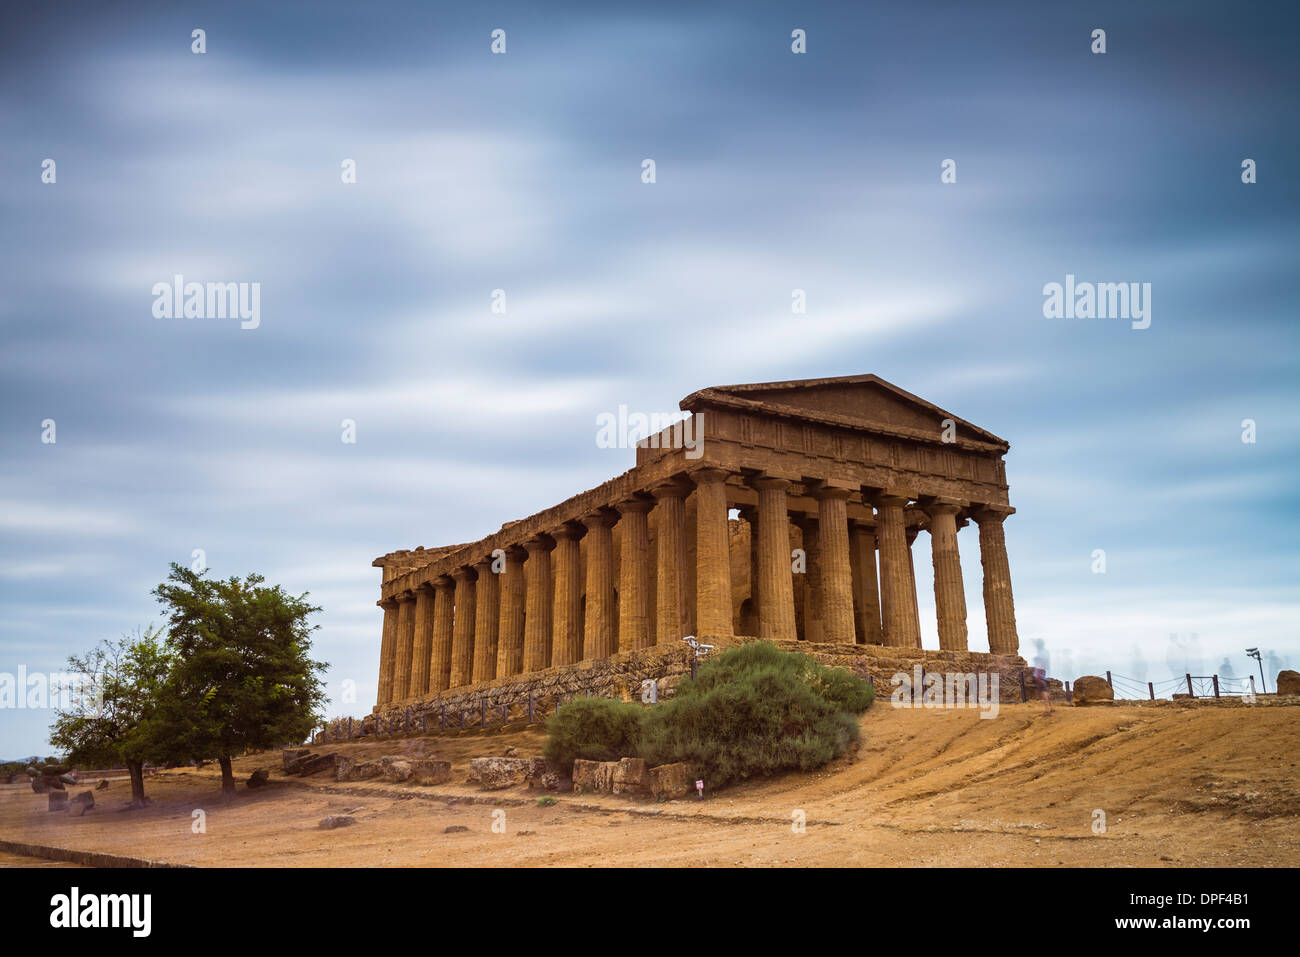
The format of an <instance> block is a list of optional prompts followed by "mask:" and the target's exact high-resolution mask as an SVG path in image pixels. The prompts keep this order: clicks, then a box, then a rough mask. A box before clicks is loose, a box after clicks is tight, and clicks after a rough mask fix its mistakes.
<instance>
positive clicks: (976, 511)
mask: <svg viewBox="0 0 1300 957" xmlns="http://www.w3.org/2000/svg"><path fill="white" fill-rule="evenodd" d="M1015 513H1016V510H1015V509H1014V508H1012V507H1011V506H1010V505H982V504H974V505H972V506H971V509H970V512H969V514H970V517H971V518H973V519H974V520H975V521H976V522H977V523H979V524H980V525H988V524H995V525H996V524H1000V523H1002V522H1004V521H1006V519H1007V516H1008V515H1014V514H1015Z"/></svg>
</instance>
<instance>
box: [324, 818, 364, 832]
mask: <svg viewBox="0 0 1300 957" xmlns="http://www.w3.org/2000/svg"><path fill="white" fill-rule="evenodd" d="M356 823H357V819H356V818H355V817H352V816H351V815H349V814H330V815H328V816H326V817H323V818H321V819H320V824H319V825H318V826H319V827H321V828H322V829H324V830H326V831H332V830H334V829H335V828H336V827H347V826H348V825H349V824H356Z"/></svg>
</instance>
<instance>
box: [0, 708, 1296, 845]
mask: <svg viewBox="0 0 1300 957" xmlns="http://www.w3.org/2000/svg"><path fill="white" fill-rule="evenodd" d="M862 732H863V735H862V744H861V747H860V749H859V750H858V752H857V753H856V754H855V755H853V756H851V757H849V758H845V759H842V760H840V761H838V762H836V763H835V764H834V765H832V766H828V767H826V768H824V769H822V770H820V771H818V772H815V773H813V774H808V775H788V776H785V777H782V778H779V779H774V780H767V781H760V782H751V783H748V784H745V785H741V786H738V787H734V788H730V789H727V790H725V791H723V792H721V793H719V794H716V795H712V796H710V797H709V798H708V799H706V800H703V801H701V800H697V799H695V798H691V799H687V800H680V801H673V802H668V803H665V804H658V803H655V802H654V801H651V800H648V799H647V800H644V801H629V800H625V799H623V798H617V797H612V796H598V797H592V796H578V795H574V794H561V795H558V796H557V798H558V800H557V803H556V804H555V805H554V806H549V807H539V806H538V805H537V799H538V798H539V797H540V796H541V795H542V794H543V793H544V792H541V791H536V790H533V791H530V790H528V789H526V788H522V787H521V788H515V789H509V790H506V791H497V792H483V791H480V790H479V789H478V788H477V787H475V786H471V785H467V784H465V783H463V782H464V776H465V771H466V770H467V764H468V760H469V758H471V757H475V756H478V755H486V754H500V753H501V752H502V750H503V749H504V748H505V747H506V746H507V745H514V746H515V747H517V748H518V752H519V754H521V755H527V754H537V753H540V749H541V744H542V740H543V738H542V735H541V733H540V731H538V730H532V731H525V732H516V733H514V734H510V735H500V734H493V735H487V736H485V737H479V736H476V735H475V736H463V737H454V738H439V737H436V736H430V737H426V738H420V739H414V740H410V741H385V742H382V743H379V744H366V745H354V746H341V747H337V748H334V749H336V750H339V751H345V752H349V753H353V752H356V753H368V754H372V755H381V754H401V753H423V754H425V755H426V756H430V757H435V756H436V757H440V758H443V759H446V760H450V761H451V762H452V766H453V771H454V778H453V783H452V784H449V785H443V786H438V787H419V786H410V787H407V786H403V785H392V784H374V783H371V782H361V783H353V784H339V783H336V782H333V781H329V780H325V779H321V778H309V779H306V780H302V779H296V778H285V777H284V776H283V775H282V774H280V773H279V756H278V754H274V755H260V756H249V757H244V758H241V759H240V760H239V761H237V762H236V771H237V773H238V774H239V775H241V778H240V780H241V784H240V788H239V797H238V800H237V801H235V802H234V803H233V804H230V805H225V804H222V803H221V801H220V796H219V779H218V776H217V772H216V769H215V767H211V768H204V769H203V770H200V771H195V770H192V769H191V770H189V771H166V772H160V773H158V774H157V775H155V776H153V777H152V778H150V779H149V780H148V782H147V785H146V786H147V791H148V793H149V794H150V796H151V797H152V798H153V801H154V803H153V804H152V805H151V806H150V807H149V808H147V809H145V810H136V811H128V810H123V809H122V806H123V804H124V802H125V801H126V799H127V798H128V797H129V787H128V784H127V782H126V781H125V780H122V779H118V780H114V781H113V782H112V784H111V785H110V787H109V788H108V789H106V790H104V791H98V792H96V794H95V796H96V801H97V802H98V803H97V807H96V808H95V810H94V811H93V812H92V813H91V814H89V815H87V816H86V817H84V818H75V819H74V818H67V817H66V816H64V815H62V814H50V813H48V812H47V811H46V810H45V804H46V799H45V797H44V796H43V795H36V794H33V793H32V791H31V790H30V788H29V787H28V786H27V785H26V784H19V785H10V786H6V787H0V838H6V839H9V840H19V841H28V842H32V843H39V844H49V845H57V846H61V847H72V848H77V849H82V850H93V851H100V852H106V853H113V854H122V855H129V856H137V857H147V858H152V859H160V860H168V861H174V862H178V863H191V864H202V865H230V864H250V865H271V866H292V865H323V866H331V865H352V866H367V865H369V866H373V865H469V866H473V865H502V864H505V865H522V866H554V865H578V866H584V865H592V866H601V865H700V864H710V865H718V866H732V865H746V866H761V865H900V864H903V865H908V864H913V865H919V866H952V865H995V866H996V865H1024V864H1029V865H1042V866H1057V865H1066V866H1070V865H1103V866H1140V867H1158V866H1170V865H1246V866H1271V865H1291V866H1295V865H1300V772H1298V770H1297V761H1300V757H1298V756H1297V755H1298V752H1300V707H1257V708H1245V707H1238V708H1211V707H1198V708H1181V707H1175V706H1167V707H1139V706H1134V705H1118V706H1114V707H1100V708H1070V707H1064V708H1057V709H1056V711H1055V712H1054V713H1052V714H1050V715H1048V714H1045V713H1044V712H1043V710H1042V707H1041V705H1004V706H1003V707H1002V710H1001V713H1000V715H999V716H998V717H997V718H994V719H991V720H981V719H980V718H979V716H978V712H975V711H948V712H940V711H922V710H916V711H900V710H894V709H891V708H888V707H881V706H877V707H875V708H874V709H873V710H872V711H871V712H869V713H868V714H867V715H865V716H864V717H863V719H862ZM317 750H322V749H319V748H318V749H317ZM259 766H264V767H269V768H272V769H274V770H273V776H272V784H271V785H270V786H268V787H266V788H263V789H260V790H257V791H246V790H245V789H244V787H243V784H242V779H243V778H244V777H246V776H247V775H248V773H250V772H251V771H252V770H253V769H254V768H256V767H259ZM92 783H93V782H92ZM72 790H73V791H74V792H75V791H76V790H78V789H77V788H73V789H72ZM196 809H199V810H202V811H203V812H204V814H205V816H206V833H201V834H196V833H193V831H192V821H193V819H194V817H193V812H194V811H195V810H196ZM1098 810H1100V811H1102V812H1104V813H1105V815H1106V824H1107V828H1106V832H1105V833H1104V834H1094V833H1093V822H1094V819H1095V816H1094V812H1095V811H1098ZM499 811H504V812H505V833H504V834H497V833H494V832H493V830H492V824H493V819H494V817H493V815H494V812H499ZM799 811H801V812H803V814H804V816H805V817H806V820H807V827H806V830H805V832H804V833H802V834H797V833H795V832H794V829H793V827H792V821H793V820H794V818H795V817H796V812H799ZM344 812H347V813H351V814H353V815H354V816H355V817H356V819H357V823H356V824H354V825H353V826H351V827H346V828H341V829H338V830H332V831H323V830H320V829H319V828H318V827H317V826H316V825H317V822H318V821H319V820H320V819H321V818H322V817H324V816H325V815H327V814H340V813H344ZM449 827H463V828H465V830H463V831H454V832H450V833H448V832H447V828H449ZM16 862H17V861H16V860H14V859H9V860H7V861H6V860H5V859H3V858H0V865H3V864H5V863H10V864H12V863H16Z"/></svg>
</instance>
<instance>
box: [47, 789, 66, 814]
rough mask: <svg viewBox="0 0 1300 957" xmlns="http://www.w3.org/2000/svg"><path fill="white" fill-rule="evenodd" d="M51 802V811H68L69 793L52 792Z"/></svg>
mask: <svg viewBox="0 0 1300 957" xmlns="http://www.w3.org/2000/svg"><path fill="white" fill-rule="evenodd" d="M49 800H50V805H49V809H50V810H51V811H66V810H67V809H68V792H67V791H50V792H49Z"/></svg>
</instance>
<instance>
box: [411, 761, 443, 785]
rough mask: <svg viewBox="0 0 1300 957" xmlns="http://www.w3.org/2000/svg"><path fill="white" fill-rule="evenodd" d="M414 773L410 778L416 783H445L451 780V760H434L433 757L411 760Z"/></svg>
mask: <svg viewBox="0 0 1300 957" xmlns="http://www.w3.org/2000/svg"><path fill="white" fill-rule="evenodd" d="M411 764H412V766H413V768H414V774H412V776H411V780H412V781H414V782H415V783H416V784H446V783H447V782H448V781H450V780H451V762H450V761H435V760H434V759H433V758H421V759H420V760H418V761H412V762H411Z"/></svg>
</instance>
